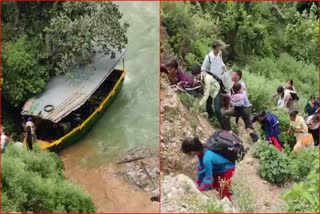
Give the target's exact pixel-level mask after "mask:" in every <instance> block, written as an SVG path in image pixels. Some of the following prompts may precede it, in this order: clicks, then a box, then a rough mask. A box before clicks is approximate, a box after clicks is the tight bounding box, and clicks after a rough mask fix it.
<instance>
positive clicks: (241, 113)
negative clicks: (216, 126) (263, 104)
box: [223, 107, 259, 142]
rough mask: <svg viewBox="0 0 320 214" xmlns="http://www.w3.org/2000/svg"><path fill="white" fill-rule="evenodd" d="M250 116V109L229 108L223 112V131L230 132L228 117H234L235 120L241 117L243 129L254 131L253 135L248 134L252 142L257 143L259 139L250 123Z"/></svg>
mask: <svg viewBox="0 0 320 214" xmlns="http://www.w3.org/2000/svg"><path fill="white" fill-rule="evenodd" d="M250 115H251V107H241V108H230V109H228V110H226V111H224V113H223V122H224V125H223V126H224V129H225V130H227V131H230V130H231V122H230V117H236V118H238V117H241V118H242V120H243V122H244V125H245V129H248V128H249V129H251V130H253V131H254V132H253V133H251V134H250V137H251V139H252V141H253V142H256V141H258V139H259V137H258V135H257V134H256V132H255V129H254V127H253V125H252V123H251V119H250Z"/></svg>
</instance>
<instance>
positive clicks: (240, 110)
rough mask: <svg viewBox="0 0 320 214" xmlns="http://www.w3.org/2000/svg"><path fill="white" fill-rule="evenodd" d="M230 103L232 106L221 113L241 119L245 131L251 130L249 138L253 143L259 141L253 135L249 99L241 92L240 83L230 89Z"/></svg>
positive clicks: (255, 135) (254, 134) (256, 136)
mask: <svg viewBox="0 0 320 214" xmlns="http://www.w3.org/2000/svg"><path fill="white" fill-rule="evenodd" d="M230 102H231V105H232V106H233V107H232V108H230V109H227V110H225V111H224V112H223V115H224V116H226V117H231V116H233V117H240V116H241V117H242V120H243V122H244V124H245V129H246V130H248V129H251V130H249V132H250V137H251V139H252V141H253V142H257V141H258V140H259V137H258V135H257V134H256V133H255V130H254V127H253V126H252V123H251V120H250V115H251V107H250V106H249V105H248V104H249V99H248V97H247V95H246V93H245V92H244V90H243V87H242V85H241V83H239V82H238V83H235V84H234V85H233V87H232V89H231V95H230Z"/></svg>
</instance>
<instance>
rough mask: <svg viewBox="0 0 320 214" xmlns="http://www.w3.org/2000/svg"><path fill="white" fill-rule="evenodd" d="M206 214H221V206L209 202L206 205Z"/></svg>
mask: <svg viewBox="0 0 320 214" xmlns="http://www.w3.org/2000/svg"><path fill="white" fill-rule="evenodd" d="M207 206H208V207H207V212H208V213H220V212H223V210H222V208H221V206H220V205H219V204H218V203H217V202H209V203H208V205H207Z"/></svg>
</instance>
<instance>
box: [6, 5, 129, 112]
mask: <svg viewBox="0 0 320 214" xmlns="http://www.w3.org/2000/svg"><path fill="white" fill-rule="evenodd" d="M2 6H3V10H2V12H3V13H2V20H3V23H2V24H3V39H4V40H3V56H2V57H3V58H2V62H3V80H4V83H3V95H4V98H5V99H6V101H7V102H8V103H9V104H11V105H14V106H15V107H19V108H20V107H21V105H22V104H23V103H24V102H25V101H26V100H27V99H28V98H30V97H32V96H35V95H37V94H39V93H40V92H41V91H42V90H43V89H44V87H45V85H46V83H47V82H48V80H49V78H50V77H53V76H56V75H58V74H61V73H68V72H70V71H71V70H72V68H74V67H75V66H82V65H85V64H87V63H90V62H91V57H92V56H93V51H94V50H93V49H98V51H99V52H103V53H106V54H108V53H109V52H110V50H111V48H113V49H118V50H120V49H122V48H124V47H125V45H126V44H127V42H128V41H127V36H126V32H127V29H128V24H127V23H126V22H121V21H120V19H121V18H122V14H121V13H120V11H119V9H118V6H117V5H115V4H113V3H111V2H107V3H106V2H104V3H97V2H41V3H39V2H4V3H2Z"/></svg>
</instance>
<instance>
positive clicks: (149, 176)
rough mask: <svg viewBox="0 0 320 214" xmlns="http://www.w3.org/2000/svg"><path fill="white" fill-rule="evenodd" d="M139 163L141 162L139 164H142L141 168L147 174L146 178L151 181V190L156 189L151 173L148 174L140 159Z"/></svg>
mask: <svg viewBox="0 0 320 214" xmlns="http://www.w3.org/2000/svg"><path fill="white" fill-rule="evenodd" d="M140 164H141V166H142V168H143V171H144V172H145V173H146V174H147V176H148V178H149V179H150V181H151V183H152V186H153V190H155V189H156V185H155V184H154V182H153V179H152V177H151V175H150V174H149V172H148V170H147V169H146V167H145V165H146V164H145V163H143V162H142V161H140Z"/></svg>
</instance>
